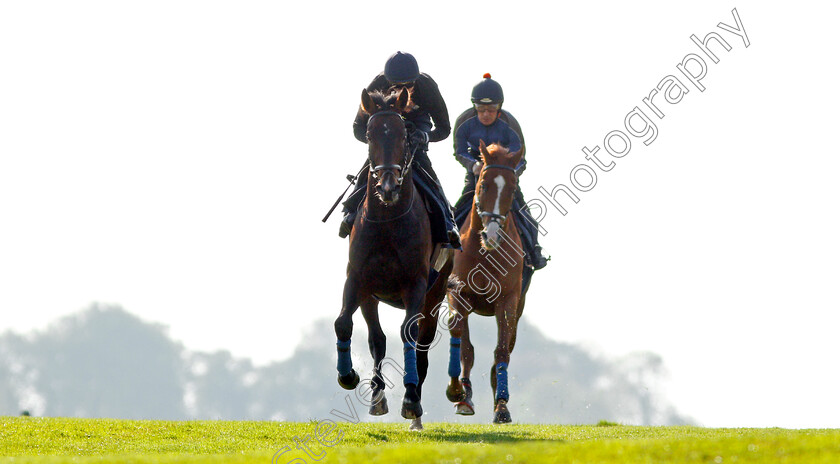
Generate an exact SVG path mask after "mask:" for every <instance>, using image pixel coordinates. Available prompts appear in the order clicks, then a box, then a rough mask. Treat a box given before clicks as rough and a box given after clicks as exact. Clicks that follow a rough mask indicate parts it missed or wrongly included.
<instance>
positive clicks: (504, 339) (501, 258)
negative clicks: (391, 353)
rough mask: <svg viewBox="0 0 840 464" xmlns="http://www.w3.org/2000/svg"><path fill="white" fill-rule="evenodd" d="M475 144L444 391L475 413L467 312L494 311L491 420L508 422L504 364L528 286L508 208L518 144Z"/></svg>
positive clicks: (460, 408) (462, 410)
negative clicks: (477, 155) (475, 173)
mask: <svg viewBox="0 0 840 464" xmlns="http://www.w3.org/2000/svg"><path fill="white" fill-rule="evenodd" d="M479 150H480V152H481V162H482V163H483V167H482V170H481V173H480V174H479V177H478V180H477V181H476V189H475V201H474V202H473V205H472V210H471V211H470V215H469V216H468V217H467V220H466V221H465V222H464V225H463V226H462V227H461V243H462V246H463V251H462V252H456V253H455V257H454V269H453V271H452V278H451V279H450V286H449V287H450V288H449V307H450V312H451V315H452V317H454V320H453V321H450V331H449V334H450V336H451V341H450V358H449V376H450V378H451V379H450V383H449V385H448V387H447V389H446V396H447V398H449V400H450V401H452V402H453V403H456V413H457V414H462V415H473V414H475V409H474V406H473V402H472V383H471V382H470V371H471V370H472V367H473V361H474V351H473V345H472V344H471V343H470V331H469V324H468V321H467V317H468V316H469V314H470V312H474V313H476V314H479V315H482V316H495V317H496V324H497V326H498V342H497V345H496V351H495V361H494V363H493V366H492V368H491V369H490V385H491V386H492V388H493V396H494V398H495V412H494V418H493V422H494V423H497V424H499V423H507V422H511V417H510V412H509V410H508V407H507V403H508V400H509V390H508V371H507V369H508V364H509V363H510V353H511V352H512V351H513V346H514V344H515V343H516V326H517V323H518V322H519V318H520V317H522V310H523V308H524V307H525V293H526V292H527V290H528V288H527V287H528V284H527V283H526V285H525V288H522V272H523V267H524V257H525V252H524V251H523V250H522V241H521V239H520V237H519V232H518V230H517V227H516V220H515V215H513V214H510V212H511V207H512V204H513V196H514V192H516V186H517V182H518V179H517V175H516V171H515V168H516V165H517V164H518V163H519V161H520V160H521V159H522V150H519V151H517V152H514V153H509V152H508V150H507V149H505V148H503V147H501V146H499V145H495V144H493V145H490V146H489V147H487V146H485V144H484V141H483V140H482V141H481V142H480V145H479ZM526 271H530V269H527V270H526ZM462 347H463V350H462V349H461V348H462ZM459 374H460V375H461V378H460V379H459V378H458V375H459Z"/></svg>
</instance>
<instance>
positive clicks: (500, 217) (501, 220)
mask: <svg viewBox="0 0 840 464" xmlns="http://www.w3.org/2000/svg"><path fill="white" fill-rule="evenodd" d="M494 168H498V169H506V170H508V171H511V172H513V173H514V174H516V169H514V168H512V167H510V166H505V165H502V164H488V165H485V166H484V167H483V168H482V169H481V172H482V173H483V172H484V171H486V170H488V169H494ZM478 187H479V188H480V185H479V186H478ZM501 194H502V192H498V195H501ZM479 196H480V195H478V194H476V196H475V210H476V212H477V213H478V217H481V218H484V217H487V218H490V222H495V223H497V224H499V228H502V229H503V228H504V227H505V221H506V220H507V214H496V213H491V212H489V211H482V209H481V205H480V204H479V201H478V197H479Z"/></svg>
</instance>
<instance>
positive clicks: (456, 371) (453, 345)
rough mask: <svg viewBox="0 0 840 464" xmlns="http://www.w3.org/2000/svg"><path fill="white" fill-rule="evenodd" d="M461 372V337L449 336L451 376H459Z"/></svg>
mask: <svg viewBox="0 0 840 464" xmlns="http://www.w3.org/2000/svg"><path fill="white" fill-rule="evenodd" d="M460 374H461V339H460V338H457V337H450V338H449V376H450V377H458V376H459V375H460Z"/></svg>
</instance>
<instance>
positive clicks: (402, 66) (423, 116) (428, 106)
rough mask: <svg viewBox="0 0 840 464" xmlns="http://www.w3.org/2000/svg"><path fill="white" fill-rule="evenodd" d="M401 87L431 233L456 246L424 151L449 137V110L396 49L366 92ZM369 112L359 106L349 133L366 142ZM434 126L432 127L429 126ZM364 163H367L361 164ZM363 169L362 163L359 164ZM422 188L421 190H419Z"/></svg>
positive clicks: (362, 188)
mask: <svg viewBox="0 0 840 464" xmlns="http://www.w3.org/2000/svg"><path fill="white" fill-rule="evenodd" d="M400 88H405V89H407V90H408V91H409V94H410V102H411V103H410V104H411V105H413V106H412V109H411V111H409V112H407V113H406V114H404V115H403V119H404V120H405V121H406V129H407V130H408V134H409V150H412V151H413V152H414V161H413V163H412V169H413V170H414V174H415V177H419V178H420V180H421V182H423V183H425V184H426V185H427V186H428V187H429V189H428V191H429V193H430V194H431V195H430V196H431V197H432V198H430V200H432V201H433V202H434V203H435V206H436V207H435V208H433V209H434V211H433V212H432V214H431V215H430V219H431V222H432V236H433V238H435V241H436V242H440V243H448V244H449V245H450V246H452V247H453V248H456V249H457V248H460V247H461V241H460V233H459V232H458V228H457V227H456V226H455V219H454V218H453V216H452V207H451V206H450V205H449V202H448V201H447V199H446V195H445V194H444V192H443V188H442V187H441V185H440V182H439V181H438V177H437V174H436V173H435V171H434V169H432V162H431V160H429V155H428V154H427V150H428V146H429V142H439V141H441V140H443V139H445V138H446V137H448V136H449V133H450V130H451V128H450V125H449V113H448V112H447V110H446V103H445V102H444V101H443V97H442V96H441V94H440V90H438V85H437V83H436V82H435V81H434V79H432V78H431V76H429V75H428V74H426V73H421V72H420V68H419V67H418V65H417V60H416V59H415V58H414V56H412V55H411V54H409V53H403V52H397V53H394V54H393V55H391V57H390V58H388V61H386V62H385V70H384V71H383V72H381V73H379V74H378V75H377V76H376V77H374V78H373V81H372V82H371V83H370V85H368V86H367V90H368V91H374V90H379V91H382V92H385V93H390V92H393V91H399V89H400ZM369 118H370V115H369V114H367V113H365V112H364V110H363V109H362V107H361V105H360V106H359V111H358V112H357V113H356V119H355V120H354V121H353V134H354V135H355V136H356V139H358V140H359V141H360V142H364V143H367V138H366V132H367V122H368V119H369ZM433 126H434V129H433ZM365 166H367V162H366V163H365ZM362 169H364V166H363V167H362ZM366 186H367V176H364V175H363V176H360V177H359V180H358V182H357V183H356V187H355V188H354V190H353V192H352V193H351V194H350V196H349V197H348V198H347V200H346V201H345V202H344V210H343V211H344V219H343V220H342V221H341V226H340V228H339V232H338V235H339V237H342V238H344V237H346V236H348V235H349V234H350V231H351V230H352V228H353V222H354V221H355V219H356V212H357V210H358V208H359V205H360V204H361V203H362V200H363V199H364V196H365V192H366ZM422 190H423V189H421V191H422Z"/></svg>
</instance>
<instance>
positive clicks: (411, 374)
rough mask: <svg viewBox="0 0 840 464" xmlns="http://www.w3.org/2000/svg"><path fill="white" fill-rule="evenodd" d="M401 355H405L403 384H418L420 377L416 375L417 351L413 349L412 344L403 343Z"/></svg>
mask: <svg viewBox="0 0 840 464" xmlns="http://www.w3.org/2000/svg"><path fill="white" fill-rule="evenodd" d="M403 353H404V355H405V377H403V384H404V385H408V384H412V383H413V384H414V385H417V384H419V383H420V376H419V375H418V374H417V350H415V349H414V344H412V343H411V342H405V345H404V346H403Z"/></svg>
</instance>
